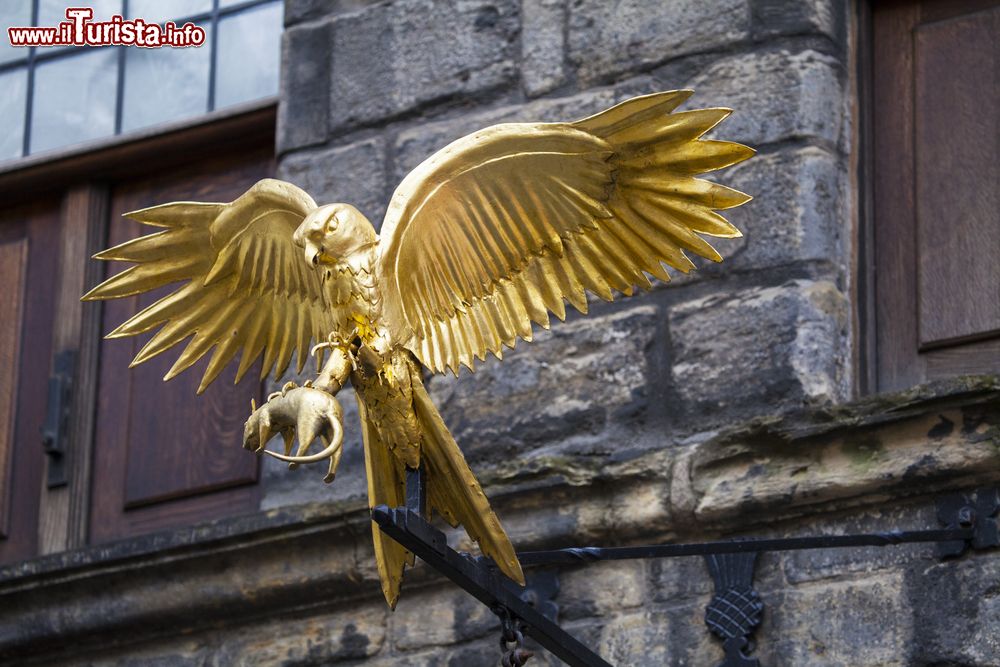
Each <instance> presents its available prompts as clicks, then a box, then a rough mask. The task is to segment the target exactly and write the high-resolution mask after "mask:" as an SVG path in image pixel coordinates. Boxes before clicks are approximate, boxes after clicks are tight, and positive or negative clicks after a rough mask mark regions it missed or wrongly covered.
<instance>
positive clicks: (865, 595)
mask: <svg viewBox="0 0 1000 667" xmlns="http://www.w3.org/2000/svg"><path fill="white" fill-rule="evenodd" d="M765 603H766V604H767V611H766V612H765V614H764V617H763V622H762V623H761V626H760V629H759V630H758V632H757V637H758V639H759V641H758V648H757V652H756V653H755V657H758V658H759V659H760V661H761V664H763V665H809V667H814V666H815V667H842V666H843V665H885V666H886V667H889V666H898V667H903V666H904V665H910V664H913V663H911V662H910V661H909V652H910V647H911V646H912V642H913V637H914V632H913V620H912V617H911V616H910V614H909V613H908V610H907V602H906V589H905V583H904V579H903V575H902V573H898V572H889V573H885V574H881V575H877V576H868V577H861V578H858V579H853V580H847V581H839V582H832V583H825V584H812V585H808V586H801V587H798V588H795V589H789V590H786V591H782V592H777V591H769V592H768V593H767V596H766V600H765Z"/></svg>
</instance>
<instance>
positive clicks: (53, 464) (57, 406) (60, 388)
mask: <svg viewBox="0 0 1000 667" xmlns="http://www.w3.org/2000/svg"><path fill="white" fill-rule="evenodd" d="M75 368H76V351H75V350H63V351H62V352H59V353H57V354H56V356H55V359H53V361H52V375H50V376H49V403H48V407H47V408H46V411H45V424H44V425H43V426H42V447H44V448H45V454H46V455H47V456H48V457H49V474H48V487H49V488H50V489H54V488H58V487H60V486H66V483H67V477H66V439H67V435H68V434H67V431H68V428H67V427H68V425H69V411H70V405H71V402H72V394H73V392H72V389H73V373H74V370H75Z"/></svg>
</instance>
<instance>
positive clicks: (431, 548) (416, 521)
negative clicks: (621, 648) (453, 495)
mask: <svg viewBox="0 0 1000 667" xmlns="http://www.w3.org/2000/svg"><path fill="white" fill-rule="evenodd" d="M372 520H373V521H375V523H377V524H378V525H379V528H381V529H382V531H383V532H384V533H385V534H386V535H388V536H389V537H391V538H392V539H394V540H396V541H397V542H399V543H400V544H401V545H403V546H404V547H406V548H407V549H409V550H410V551H411V552H413V553H414V554H416V556H417V557H419V558H420V559H421V560H423V561H424V562H426V563H427V564H428V565H430V566H431V567H432V568H434V569H435V570H437V571H438V572H440V573H441V574H443V575H444V576H446V577H448V578H449V579H451V580H452V581H453V582H454V583H456V584H457V585H459V586H461V587H462V588H463V589H465V590H466V591H468V592H469V594H471V595H472V596H473V597H475V598H476V599H477V600H479V601H480V602H482V603H483V604H485V605H486V606H487V607H489V608H490V609H493V608H496V607H497V606H500V607H504V608H506V609H508V610H509V611H510V613H511V614H512V615H514V616H516V617H517V618H519V619H521V620H522V621H523V622H524V624H525V631H524V632H525V634H526V635H528V636H529V637H532V638H534V639H535V640H536V641H537V642H538V643H539V644H541V645H542V646H544V647H545V648H546V649H547V650H548V651H550V652H551V653H552V654H553V655H555V656H556V657H558V658H559V659H561V660H562V661H564V662H565V663H566V664H568V665H570V666H571V667H611V665H610V664H609V663H608V662H607V661H605V660H604V659H603V658H601V656H599V655H597V654H596V653H594V652H593V651H591V650H590V649H589V648H587V647H586V646H584V645H583V644H582V643H580V642H579V640H577V639H576V638H575V637H573V636H572V635H571V634H569V633H568V632H566V631H565V630H563V629H562V628H560V627H559V626H558V625H557V624H556V623H553V622H552V621H550V620H549V619H547V618H545V617H544V616H542V615H541V614H540V613H538V611H536V610H535V609H534V608H533V607H532V606H531V605H529V604H528V603H527V602H525V601H524V600H522V599H521V590H520V588H519V587H518V586H517V584H516V583H514V582H513V581H511V580H510V579H508V578H507V577H505V576H504V575H503V574H502V573H501V572H500V571H499V570H498V569H496V567H495V566H494V565H493V564H492V563H491V562H489V561H487V560H486V559H484V558H479V559H474V558H472V557H471V556H468V555H466V554H462V553H459V552H457V551H455V550H454V549H452V548H451V547H449V546H448V542H447V539H446V538H445V535H444V533H442V532H441V531H440V530H438V529H437V528H435V527H434V526H432V525H431V524H429V523H427V521H426V520H424V518H423V517H421V516H420V515H419V514H418V513H416V512H414V511H413V510H411V509H410V508H408V507H398V508H395V509H391V508H389V507H387V506H385V505H379V506H378V507H376V508H374V509H373V510H372Z"/></svg>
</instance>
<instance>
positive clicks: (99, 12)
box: [0, 0, 122, 54]
mask: <svg viewBox="0 0 1000 667" xmlns="http://www.w3.org/2000/svg"><path fill="white" fill-rule="evenodd" d="M2 1H3V0H0V2H2ZM67 7H89V8H90V9H93V10H94V18H92V19H91V21H107V20H108V19H110V18H111V16H112V14H121V13H122V2H121V0H95V1H94V2H89V3H86V2H80V1H79V0H77V2H72V1H71V0H39V2H38V22H37V23H36V25H40V26H54V25H59V24H60V23H62V22H63V21H66V20H67V19H66V8H67ZM71 48H73V47H72V46H47V47H45V48H40V49H36V51H35V53H36V54H46V53H53V52H55V51H65V50H66V49H71Z"/></svg>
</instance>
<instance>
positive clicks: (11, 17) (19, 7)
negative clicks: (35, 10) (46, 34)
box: [0, 0, 31, 63]
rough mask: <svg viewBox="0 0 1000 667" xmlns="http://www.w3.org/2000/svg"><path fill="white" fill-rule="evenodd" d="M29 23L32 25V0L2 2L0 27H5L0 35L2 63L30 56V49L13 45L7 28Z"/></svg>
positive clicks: (0, 59) (0, 61) (0, 57)
mask: <svg viewBox="0 0 1000 667" xmlns="http://www.w3.org/2000/svg"><path fill="white" fill-rule="evenodd" d="M27 25H31V0H3V2H0V27H2V28H3V35H0V63H7V62H10V61H11V60H17V59H18V58H27V57H28V49H26V48H25V47H23V46H22V47H13V46H11V45H10V39H9V38H8V36H7V28H9V27H11V26H27Z"/></svg>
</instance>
